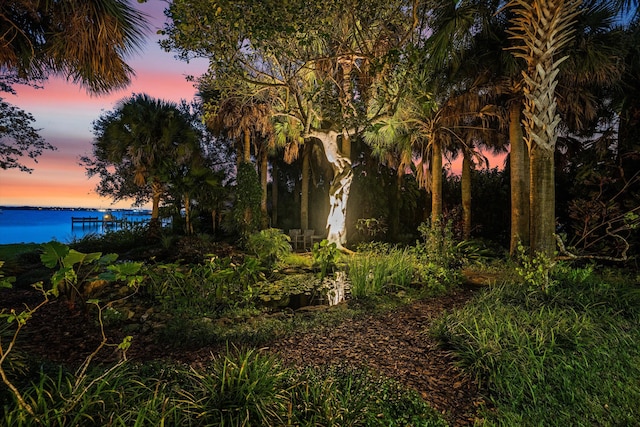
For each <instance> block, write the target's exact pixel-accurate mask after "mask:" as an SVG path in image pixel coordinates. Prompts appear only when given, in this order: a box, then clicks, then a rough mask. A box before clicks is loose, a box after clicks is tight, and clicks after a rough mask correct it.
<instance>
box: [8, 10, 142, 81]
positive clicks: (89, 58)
mask: <svg viewBox="0 0 640 427" xmlns="http://www.w3.org/2000/svg"><path fill="white" fill-rule="evenodd" d="M146 29H147V23H146V20H145V16H144V15H142V14H141V13H140V12H138V11H136V10H135V9H134V8H133V7H131V6H130V5H129V4H128V2H125V1H122V0H65V1H29V0H8V1H3V2H1V3H0V68H1V69H3V70H6V71H8V72H9V73H11V74H15V75H17V76H18V77H20V78H22V79H25V80H28V81H32V80H40V79H44V78H46V77H47V76H49V75H51V74H54V75H62V76H65V77H67V78H69V79H70V80H72V81H73V82H74V83H79V84H81V85H83V86H85V87H86V88H87V89H88V90H89V91H91V92H94V93H104V92H108V91H111V90H114V89H120V88H123V87H125V86H127V85H128V84H129V82H130V78H131V76H132V75H133V70H132V69H131V67H129V66H128V65H127V64H126V63H125V62H124V59H125V57H126V56H127V55H129V54H131V53H132V52H134V51H135V50H136V49H137V48H139V47H140V45H141V44H142V42H143V40H144V35H145V31H146Z"/></svg>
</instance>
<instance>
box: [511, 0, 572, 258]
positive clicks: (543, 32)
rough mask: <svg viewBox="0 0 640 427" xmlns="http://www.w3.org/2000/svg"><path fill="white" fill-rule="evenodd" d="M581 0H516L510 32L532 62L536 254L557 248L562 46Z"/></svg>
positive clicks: (527, 90) (529, 124) (529, 139)
mask: <svg viewBox="0 0 640 427" xmlns="http://www.w3.org/2000/svg"><path fill="white" fill-rule="evenodd" d="M579 4H580V0H533V1H531V0H512V2H511V6H512V7H513V10H514V13H515V18H514V19H513V27H512V28H511V31H510V33H511V34H512V36H513V38H514V39H516V43H518V42H519V43H520V44H519V45H517V46H515V47H514V48H513V50H514V55H516V56H518V57H521V58H523V59H524V60H525V61H526V62H527V70H526V71H525V72H523V78H524V88H523V89H524V96H525V101H524V111H523V114H524V120H523V124H524V130H525V137H524V140H525V142H526V143H527V146H528V148H529V156H530V162H531V163H530V172H531V173H530V183H531V186H530V191H531V193H530V224H529V225H530V239H531V241H530V246H531V250H532V252H533V253H544V254H546V255H547V256H553V255H554V252H555V238H554V232H555V187H554V185H555V179H554V169H555V165H554V152H555V147H556V141H557V138H558V135H557V133H556V129H557V126H558V123H559V122H560V117H559V116H558V114H556V98H555V88H556V85H557V75H558V71H559V65H560V63H561V62H562V61H563V60H564V59H566V57H563V58H557V56H558V54H559V52H560V50H561V48H562V47H563V46H564V45H565V44H566V43H567V42H568V41H569V40H570V38H571V34H572V32H573V31H572V28H571V27H572V24H573V22H574V19H575V17H576V15H577V13H578V6H579Z"/></svg>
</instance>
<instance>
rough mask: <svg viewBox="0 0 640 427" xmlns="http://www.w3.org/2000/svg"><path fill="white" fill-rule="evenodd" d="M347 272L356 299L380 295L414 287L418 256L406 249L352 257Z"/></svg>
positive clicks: (370, 252) (372, 252) (367, 253)
mask: <svg viewBox="0 0 640 427" xmlns="http://www.w3.org/2000/svg"><path fill="white" fill-rule="evenodd" d="M348 269H349V279H350V281H351V295H352V296H353V297H354V298H364V297H369V296H374V295H381V294H384V293H388V292H392V291H396V290H399V289H404V288H407V287H408V286H409V285H411V282H412V281H413V277H414V272H415V271H416V268H415V257H414V256H413V255H412V254H411V253H410V252H409V250H406V249H395V248H392V249H389V250H387V251H367V252H362V253H356V254H355V255H354V256H353V257H351V258H350V259H349V261H348Z"/></svg>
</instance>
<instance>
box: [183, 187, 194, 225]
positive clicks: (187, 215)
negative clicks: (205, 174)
mask: <svg viewBox="0 0 640 427" xmlns="http://www.w3.org/2000/svg"><path fill="white" fill-rule="evenodd" d="M184 227H185V229H184V231H185V234H187V235H191V234H193V224H192V223H191V197H190V196H189V194H188V193H187V194H185V195H184Z"/></svg>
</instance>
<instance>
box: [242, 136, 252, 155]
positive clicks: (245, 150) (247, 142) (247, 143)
mask: <svg viewBox="0 0 640 427" xmlns="http://www.w3.org/2000/svg"><path fill="white" fill-rule="evenodd" d="M243 136H244V138H243V140H242V143H243V145H242V156H243V157H242V160H243V161H244V162H245V163H251V132H249V131H248V130H247V131H244V135H243Z"/></svg>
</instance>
